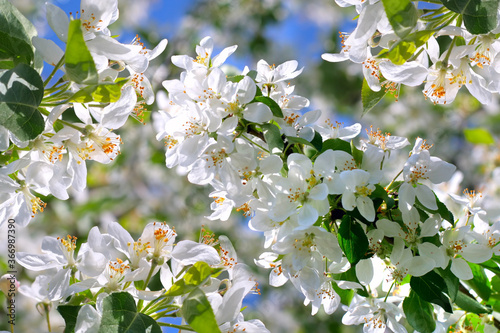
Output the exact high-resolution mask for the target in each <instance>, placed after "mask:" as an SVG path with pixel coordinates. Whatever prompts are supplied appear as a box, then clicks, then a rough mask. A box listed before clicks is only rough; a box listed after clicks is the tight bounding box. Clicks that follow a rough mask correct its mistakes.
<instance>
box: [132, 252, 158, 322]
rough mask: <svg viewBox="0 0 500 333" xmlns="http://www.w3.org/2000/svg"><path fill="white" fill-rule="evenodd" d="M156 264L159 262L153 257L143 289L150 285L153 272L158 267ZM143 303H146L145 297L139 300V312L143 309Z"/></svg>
mask: <svg viewBox="0 0 500 333" xmlns="http://www.w3.org/2000/svg"><path fill="white" fill-rule="evenodd" d="M156 266H158V264H157V263H156V260H155V259H153V260H152V261H151V269H150V270H149V273H148V277H147V278H146V281H145V283H144V289H143V290H146V288H147V287H148V284H149V281H150V280H151V277H152V276H153V272H154V270H155V269H156ZM143 303H144V300H143V299H140V300H139V302H137V309H138V310H139V312H141V310H142V304H143Z"/></svg>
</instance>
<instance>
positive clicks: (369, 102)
mask: <svg viewBox="0 0 500 333" xmlns="http://www.w3.org/2000/svg"><path fill="white" fill-rule="evenodd" d="M385 94H387V91H386V90H385V89H380V90H379V91H373V90H371V88H370V86H368V82H366V79H364V80H363V87H362V88H361V101H362V102H363V115H365V114H367V113H368V112H369V111H370V110H371V109H373V107H374V106H375V105H377V103H378V102H380V100H382V98H384V96H385Z"/></svg>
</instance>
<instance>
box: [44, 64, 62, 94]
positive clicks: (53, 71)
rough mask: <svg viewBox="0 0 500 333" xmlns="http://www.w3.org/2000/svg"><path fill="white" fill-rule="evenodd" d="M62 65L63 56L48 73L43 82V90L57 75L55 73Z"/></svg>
mask: <svg viewBox="0 0 500 333" xmlns="http://www.w3.org/2000/svg"><path fill="white" fill-rule="evenodd" d="M63 64H64V56H62V57H61V59H60V60H59V62H58V63H57V64H56V65H55V66H54V69H53V70H52V72H51V73H50V75H49V77H48V78H47V79H46V80H45V81H43V87H44V88H45V87H46V86H47V85H48V84H49V82H50V80H52V78H53V77H54V75H55V74H56V73H57V71H58V70H59V68H61V66H62V65H63Z"/></svg>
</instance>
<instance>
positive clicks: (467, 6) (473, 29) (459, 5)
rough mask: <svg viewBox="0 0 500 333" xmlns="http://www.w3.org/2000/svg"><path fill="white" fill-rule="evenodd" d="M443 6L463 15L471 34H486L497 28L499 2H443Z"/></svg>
mask: <svg viewBox="0 0 500 333" xmlns="http://www.w3.org/2000/svg"><path fill="white" fill-rule="evenodd" d="M442 2H443V5H445V6H446V8H448V9H449V10H451V11H454V12H455V13H458V14H462V16H463V19H464V24H465V28H467V30H468V31H469V32H470V33H471V34H476V35H478V34H486V33H488V32H490V31H491V30H493V29H494V28H495V27H496V26H497V10H498V0H442Z"/></svg>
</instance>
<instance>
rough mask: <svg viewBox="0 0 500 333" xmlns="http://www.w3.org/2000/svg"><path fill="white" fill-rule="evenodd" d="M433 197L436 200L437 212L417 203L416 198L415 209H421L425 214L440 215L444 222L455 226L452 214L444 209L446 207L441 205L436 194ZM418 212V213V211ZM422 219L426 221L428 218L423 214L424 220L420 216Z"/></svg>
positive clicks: (446, 208)
mask: <svg viewBox="0 0 500 333" xmlns="http://www.w3.org/2000/svg"><path fill="white" fill-rule="evenodd" d="M434 197H435V198H436V204H437V206H438V209H437V210H432V209H429V208H427V207H425V206H423V205H422V204H421V203H420V201H418V198H416V199H415V201H416V203H417V204H416V206H417V209H419V208H420V209H423V210H425V211H427V212H430V213H432V214H439V215H441V217H442V218H444V219H445V220H446V221H448V222H450V223H451V224H453V225H455V220H454V217H453V213H452V212H451V211H450V210H449V209H448V207H446V205H445V204H444V203H442V202H441V201H440V200H439V198H438V197H437V195H436V194H434ZM419 212H420V211H419ZM421 217H422V218H423V219H422V221H424V220H426V219H427V218H428V216H427V214H425V218H424V217H423V216H421Z"/></svg>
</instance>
